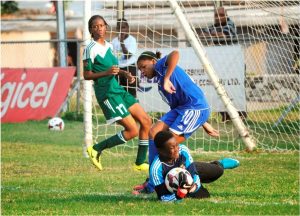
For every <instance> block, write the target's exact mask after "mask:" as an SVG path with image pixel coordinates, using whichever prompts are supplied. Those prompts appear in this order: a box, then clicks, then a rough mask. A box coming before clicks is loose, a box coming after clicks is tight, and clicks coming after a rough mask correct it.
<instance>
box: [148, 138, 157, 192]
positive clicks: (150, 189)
mask: <svg viewBox="0 0 300 216" xmlns="http://www.w3.org/2000/svg"><path fill="white" fill-rule="evenodd" d="M156 155H158V152H157V148H156V146H155V143H154V140H152V139H149V155H148V159H149V166H151V163H152V162H153V160H154V158H155V157H156ZM146 190H147V192H148V193H153V192H154V185H152V184H151V183H150V181H148V184H147V187H146Z"/></svg>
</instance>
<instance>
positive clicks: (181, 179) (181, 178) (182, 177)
mask: <svg viewBox="0 0 300 216" xmlns="http://www.w3.org/2000/svg"><path fill="white" fill-rule="evenodd" d="M178 184H179V187H180V188H183V189H190V188H191V187H192V185H193V182H188V179H187V175H186V174H185V173H184V172H180V173H179V174H178Z"/></svg>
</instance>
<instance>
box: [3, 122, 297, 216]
mask: <svg viewBox="0 0 300 216" xmlns="http://www.w3.org/2000/svg"><path fill="white" fill-rule="evenodd" d="M65 124H66V128H65V130H64V131H63V132H50V131H48V129H47V121H41V122H27V123H22V124H2V126H1V127H2V128H1V133H2V136H1V139H2V143H1V150H2V152H1V166H2V167H1V179H2V182H1V205H2V215H299V152H289V153H244V152H217V153H212V152H211V153H205V152H202V153H197V155H196V154H195V155H194V159H195V160H201V161H210V160H216V159H219V158H222V157H234V158H237V159H238V160H240V162H241V166H240V167H238V168H236V169H234V170H226V171H225V173H224V175H223V176H222V177H221V178H220V179H219V180H217V181H216V182H214V183H211V184H206V187H207V188H208V190H209V191H210V192H211V198H209V199H204V200H195V199H186V200H184V201H183V202H180V203H162V202H159V201H157V199H156V196H155V194H151V195H149V196H142V197H137V196H134V195H132V194H131V188H132V186H133V185H135V184H138V183H141V182H142V181H143V180H144V179H145V177H146V173H140V172H135V171H133V170H132V164H133V162H134V159H135V155H134V154H133V152H132V150H131V151H130V153H128V154H126V152H125V153H124V152H120V153H118V152H114V153H109V152H104V155H103V159H102V163H103V166H104V170H103V171H102V172H99V171H97V170H96V169H95V168H94V167H93V166H92V165H91V163H90V161H89V159H86V158H84V157H83V156H82V143H83V125H82V123H80V122H75V121H73V122H72V121H65Z"/></svg>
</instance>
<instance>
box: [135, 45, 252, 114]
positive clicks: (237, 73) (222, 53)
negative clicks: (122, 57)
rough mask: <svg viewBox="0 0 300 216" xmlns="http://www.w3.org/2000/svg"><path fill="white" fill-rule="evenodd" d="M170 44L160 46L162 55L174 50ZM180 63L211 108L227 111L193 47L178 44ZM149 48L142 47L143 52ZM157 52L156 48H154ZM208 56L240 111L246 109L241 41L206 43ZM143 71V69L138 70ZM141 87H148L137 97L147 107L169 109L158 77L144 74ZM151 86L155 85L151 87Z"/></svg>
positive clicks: (162, 110)
mask: <svg viewBox="0 0 300 216" xmlns="http://www.w3.org/2000/svg"><path fill="white" fill-rule="evenodd" d="M172 50H174V49H171V48H161V49H159V51H160V52H161V53H162V57H163V56H165V55H167V54H169V53H170V52H172ZM178 50H179V55H180V58H179V62H178V65H179V66H180V67H181V68H183V69H184V70H185V71H186V73H187V74H189V75H190V76H191V78H192V79H193V80H194V81H195V83H197V84H198V86H199V87H200V88H201V89H202V90H203V91H204V93H205V95H206V98H207V100H208V103H209V104H210V106H211V108H212V111H214V112H221V111H226V109H225V106H224V105H223V103H222V101H221V98H220V97H219V96H218V95H217V92H216V90H215V89H214V87H213V84H212V82H211V80H210V78H209V77H208V75H207V73H206V72H205V70H204V67H203V65H202V63H201V62H200V60H199V59H198V57H197V56H196V54H195V52H194V50H193V48H191V47H189V48H179V49H178ZM143 51H146V50H139V53H138V55H139V54H140V53H142V52H143ZM152 51H153V52H155V51H156V50H152ZM205 51H206V54H207V57H208V59H209V60H210V62H211V64H212V66H213V68H214V69H215V71H216V74H217V76H218V77H219V82H220V83H221V84H222V85H223V86H224V87H225V90H226V92H227V94H228V96H229V98H230V99H231V101H232V102H233V105H234V106H235V107H236V108H237V110H239V111H246V96H245V86H244V80H245V63H244V54H243V50H242V48H241V46H240V45H231V46H214V47H205ZM139 74H140V72H139ZM140 80H141V83H140V87H141V88H143V87H147V88H148V89H147V90H148V91H140V92H138V99H139V101H140V103H141V105H142V106H143V107H144V108H145V110H146V111H159V112H166V111H168V110H169V107H168V105H167V104H165V103H164V102H163V100H162V99H161V96H160V94H159V93H158V91H157V83H156V81H155V78H154V79H152V80H147V79H145V78H143V77H141V79H140ZM151 87H152V88H151Z"/></svg>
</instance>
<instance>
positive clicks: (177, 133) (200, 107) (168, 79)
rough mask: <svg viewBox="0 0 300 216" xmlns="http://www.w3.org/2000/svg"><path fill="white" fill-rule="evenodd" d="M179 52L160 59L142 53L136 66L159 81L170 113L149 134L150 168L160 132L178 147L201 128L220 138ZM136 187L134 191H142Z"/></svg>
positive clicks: (203, 98) (202, 97)
mask: <svg viewBox="0 0 300 216" xmlns="http://www.w3.org/2000/svg"><path fill="white" fill-rule="evenodd" d="M178 60H179V52H178V51H172V52H171V53H170V54H169V55H167V56H165V57H163V58H162V59H160V53H159V52H157V53H153V52H150V51H146V52H143V53H142V54H141V55H140V56H139V58H138V60H137V66H138V68H139V70H140V71H141V73H142V75H144V76H145V77H147V78H148V79H152V78H153V77H156V78H157V81H158V91H159V93H160V94H161V96H162V99H163V100H164V101H165V102H166V103H168V105H169V106H170V108H171V110H170V111H169V112H167V113H166V114H165V115H164V116H162V118H161V119H160V121H158V122H156V123H155V124H154V125H153V126H152V127H151V129H150V133H149V164H150V165H151V163H152V161H153V159H154V157H155V156H156V155H157V149H156V147H155V145H154V141H153V139H154V137H155V135H156V134H157V133H158V132H159V131H166V130H170V131H171V132H172V133H173V134H174V137H175V138H176V141H177V142H178V143H182V142H184V141H185V140H186V139H187V138H188V137H190V136H191V135H192V133H193V132H194V131H196V130H197V129H198V128H199V127H200V126H202V127H203V128H204V130H205V131H206V132H207V133H208V134H209V135H211V136H215V137H216V136H219V133H218V131H216V130H215V129H214V128H213V127H212V126H211V125H210V124H208V123H207V122H206V121H207V120H208V117H209V115H210V107H209V105H208V103H207V101H206V98H205V95H204V93H203V91H202V90H201V89H200V88H199V86H197V84H196V83H195V82H194V81H193V80H192V79H191V77H190V76H188V75H187V74H186V73H185V71H184V70H183V69H182V68H181V67H179V66H178V65H177V63H178ZM139 188H140V187H136V188H135V189H139Z"/></svg>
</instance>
